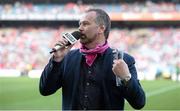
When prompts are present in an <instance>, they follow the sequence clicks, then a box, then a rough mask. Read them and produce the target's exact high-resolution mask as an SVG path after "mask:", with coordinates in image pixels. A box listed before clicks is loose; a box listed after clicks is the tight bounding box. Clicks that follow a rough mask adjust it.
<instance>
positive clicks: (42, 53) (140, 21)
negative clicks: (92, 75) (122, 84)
mask: <svg viewBox="0 0 180 111" xmlns="http://www.w3.org/2000/svg"><path fill="white" fill-rule="evenodd" d="M97 1H98V0H97ZM83 2H84V1H80V0H79V1H78V2H68V1H66V2H65V1H64V2H63V3H57V1H56V2H55V3H54V2H53V3H51V2H50V1H42V2H41V3H35V1H33V0H32V2H22V0H21V2H12V1H11V0H8V1H6V2H4V3H1V4H0V20H1V27H0V70H1V69H16V70H20V71H21V73H22V74H27V73H28V72H29V71H31V70H41V69H42V68H43V67H44V66H45V64H46V63H47V61H48V58H49V57H50V54H49V51H50V49H51V48H52V47H53V45H54V44H55V42H56V41H58V39H60V35H62V33H63V32H72V31H73V30H77V27H78V26H77V20H78V18H79V15H80V14H81V12H83V11H84V10H86V9H88V8H91V7H98V8H102V9H105V10H106V11H107V12H108V13H109V14H110V15H111V17H112V22H113V23H112V31H111V33H110V37H109V40H108V41H109V43H110V44H111V47H115V48H119V49H120V50H124V51H128V52H130V53H131V54H132V55H133V56H134V57H135V58H136V61H137V68H138V70H139V71H140V74H139V75H138V76H139V78H142V79H154V78H155V77H156V75H157V72H159V71H160V72H161V73H162V74H163V75H165V77H167V78H169V76H170V74H174V73H175V64H176V63H177V62H180V56H179V55H180V45H179V43H180V3H179V2H178V0H177V1H176V0H168V1H160V2H154V0H148V1H143V2H138V1H135V2H132V1H130V0H129V2H122V3H119V2H117V1H116V0H114V2H113V1H112V3H111V4H108V2H106V3H99V2H97V3H91V2H92V1H91V2H89V3H87V4H84V3H83ZM129 13H131V14H137V15H136V16H137V17H136V18H133V19H131V16H130V15H127V16H128V18H126V17H124V16H125V15H124V16H122V17H121V18H119V14H129ZM144 13H146V14H148V17H147V18H145V16H144V15H143V16H142V14H144ZM156 13H159V14H162V17H161V16H160V18H158V19H157V16H158V15H157V14H156ZM166 14H167V15H168V14H169V15H168V17H167V15H166ZM62 15H63V16H62ZM114 15H115V16H114ZM117 16H118V18H117ZM163 17H166V18H165V19H164V18H163ZM39 23H41V24H39ZM51 23H52V24H51ZM72 23H73V24H72ZM42 24H46V25H45V26H44V25H42ZM53 24H54V25H53ZM69 24H71V25H69ZM70 27H71V28H70ZM79 46H80V44H76V45H75V47H74V48H77V47H79ZM149 75H150V77H149Z"/></svg>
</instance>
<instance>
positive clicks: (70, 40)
mask: <svg viewBox="0 0 180 111" xmlns="http://www.w3.org/2000/svg"><path fill="white" fill-rule="evenodd" d="M62 36H63V39H62V40H61V41H59V42H58V43H56V45H55V47H54V48H52V50H51V51H50V54H51V53H53V56H54V60H55V61H56V62H60V61H61V60H62V59H63V58H64V56H65V55H66V54H67V53H68V52H69V50H70V49H71V48H72V46H73V45H74V44H75V43H76V42H77V41H78V39H79V38H80V37H81V33H80V32H79V31H74V32H73V33H64V34H63V35H62Z"/></svg>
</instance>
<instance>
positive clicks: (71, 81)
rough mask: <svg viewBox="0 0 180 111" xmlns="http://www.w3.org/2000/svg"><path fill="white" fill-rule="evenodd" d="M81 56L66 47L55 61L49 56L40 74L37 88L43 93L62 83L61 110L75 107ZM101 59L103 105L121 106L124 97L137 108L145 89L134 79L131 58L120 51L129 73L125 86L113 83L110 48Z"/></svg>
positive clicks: (135, 73) (56, 88) (110, 107)
mask: <svg viewBox="0 0 180 111" xmlns="http://www.w3.org/2000/svg"><path fill="white" fill-rule="evenodd" d="M82 56H83V55H82V53H80V52H79V50H78V49H76V50H72V51H70V52H69V53H68V54H67V55H66V56H65V58H64V59H63V61H61V62H59V63H58V62H55V61H53V60H52V59H50V60H49V63H48V64H47V65H46V67H45V68H44V71H43V72H42V75H41V78H40V84H39V89H40V93H41V94H42V95H44V96H47V95H50V94H53V93H55V92H56V91H57V90H58V89H59V88H61V87H62V95H63V98H62V102H63V103H62V108H63V109H65V110H73V109H74V108H75V106H74V104H75V102H76V101H75V97H76V96H77V89H78V82H79V76H80V69H81V66H80V62H81V59H82ZM103 59H104V60H103V63H102V65H101V66H100V67H101V68H100V72H101V73H102V74H103V76H102V79H101V80H100V83H101V85H102V90H103V91H102V92H103V94H102V97H103V98H104V109H106V110H108V109H109V110H123V109H124V99H126V100H127V101H128V102H129V104H130V105H131V106H132V107H133V108H135V109H141V108H142V107H143V106H144V105H145V93H144V91H143V89H142V87H141V85H140V83H139V81H138V79H137V72H136V68H135V65H134V64H135V60H134V58H133V57H132V56H130V55H128V54H127V53H124V58H123V59H124V61H125V62H126V64H127V65H128V68H129V71H130V73H131V75H132V77H131V79H130V81H129V83H128V84H127V86H124V85H121V86H116V78H115V75H114V73H113V71H112V64H113V54H112V49H111V48H108V49H107V50H106V52H105V53H104V58H103ZM102 74H101V75H102Z"/></svg>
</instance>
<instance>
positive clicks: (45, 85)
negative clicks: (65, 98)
mask: <svg viewBox="0 0 180 111" xmlns="http://www.w3.org/2000/svg"><path fill="white" fill-rule="evenodd" d="M61 71H62V62H55V61H53V58H51V59H50V60H49V63H48V64H47V65H46V66H45V68H44V70H43V72H42V74H41V77H40V81H39V91H40V93H41V94H42V95H43V96H47V95H50V94H53V93H55V92H56V91H57V90H58V89H59V88H60V87H61V86H62V81H61V79H62V72H61Z"/></svg>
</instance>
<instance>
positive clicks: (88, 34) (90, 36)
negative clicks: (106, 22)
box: [79, 11, 99, 45]
mask: <svg viewBox="0 0 180 111" xmlns="http://www.w3.org/2000/svg"><path fill="white" fill-rule="evenodd" d="M95 18H96V12H93V11H92V12H88V13H85V14H84V15H83V16H82V18H81V19H80V21H79V31H80V32H81V33H82V34H83V36H82V37H81V38H80V42H81V43H82V44H84V45H86V44H89V43H92V42H94V41H95V40H96V39H97V37H98V28H99V26H98V25H97V24H96V23H95Z"/></svg>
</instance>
